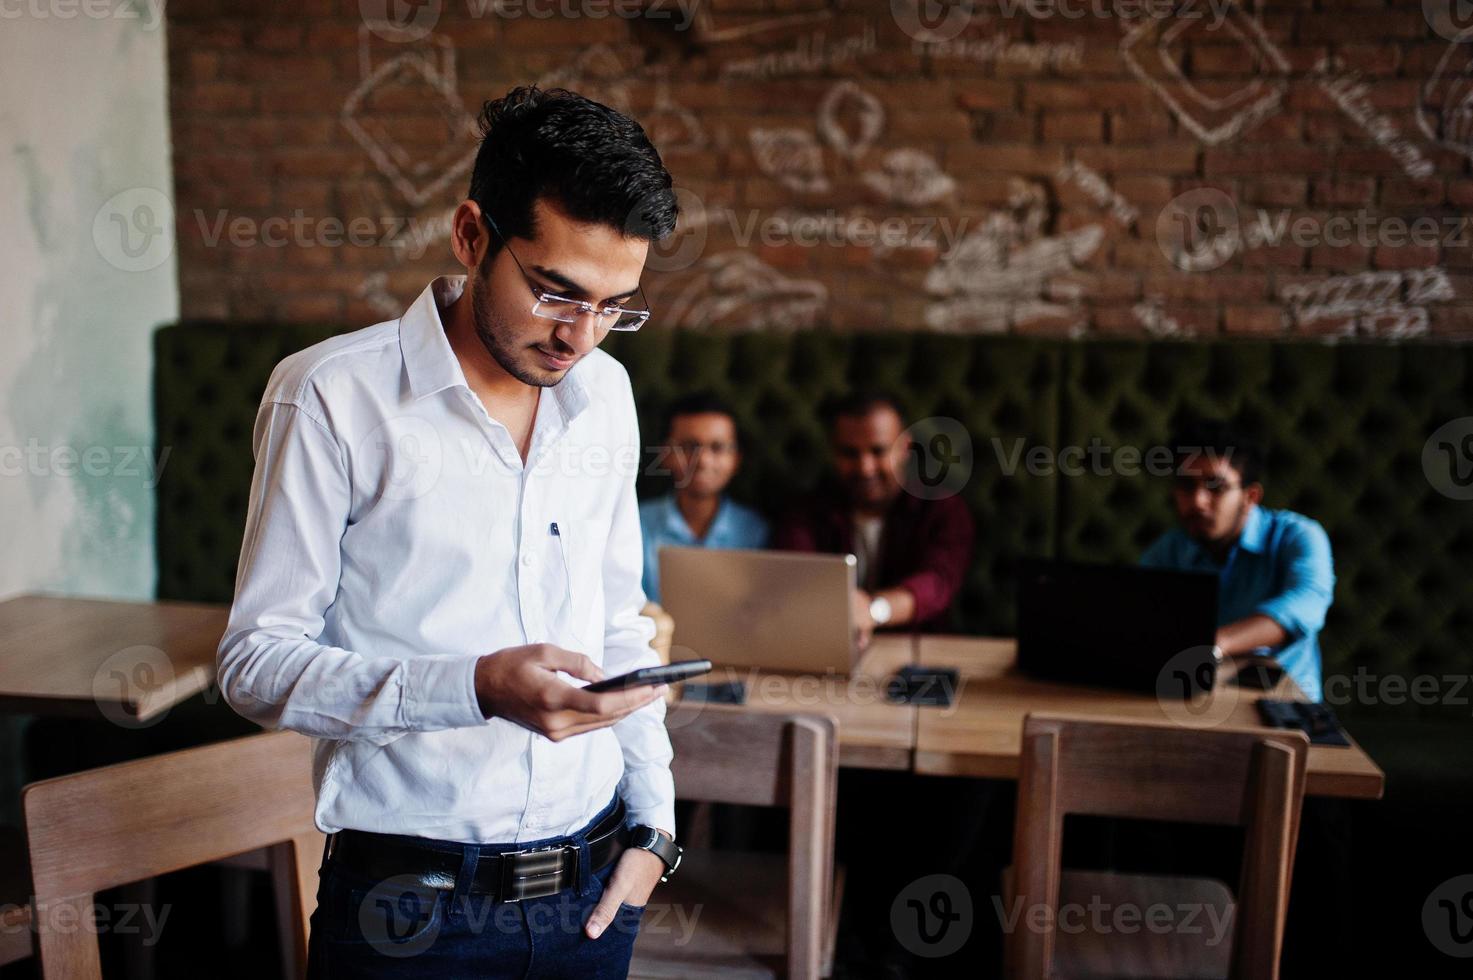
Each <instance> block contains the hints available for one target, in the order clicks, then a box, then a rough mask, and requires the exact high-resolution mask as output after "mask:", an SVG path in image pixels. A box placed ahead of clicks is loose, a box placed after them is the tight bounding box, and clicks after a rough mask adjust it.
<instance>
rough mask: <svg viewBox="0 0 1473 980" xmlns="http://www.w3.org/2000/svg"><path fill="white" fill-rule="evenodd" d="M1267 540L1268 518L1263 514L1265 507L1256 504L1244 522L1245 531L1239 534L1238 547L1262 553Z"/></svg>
mask: <svg viewBox="0 0 1473 980" xmlns="http://www.w3.org/2000/svg"><path fill="white" fill-rule="evenodd" d="M1267 540H1268V519H1267V518H1266V517H1264V515H1263V508H1262V507H1260V506H1259V505H1257V504H1254V505H1253V506H1252V507H1251V508H1250V509H1249V511H1248V519H1247V520H1245V521H1244V522H1243V532H1242V533H1241V534H1239V535H1238V547H1239V548H1242V549H1244V550H1245V551H1251V552H1253V553H1254V554H1255V555H1257V554H1262V553H1263V549H1264V547H1265V545H1266V544H1267Z"/></svg>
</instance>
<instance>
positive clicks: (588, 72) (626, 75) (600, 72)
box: [537, 44, 709, 156]
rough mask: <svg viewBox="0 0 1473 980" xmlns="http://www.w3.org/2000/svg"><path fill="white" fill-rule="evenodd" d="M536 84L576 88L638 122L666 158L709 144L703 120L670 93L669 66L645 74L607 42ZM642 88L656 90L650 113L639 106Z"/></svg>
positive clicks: (586, 50)
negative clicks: (639, 94) (637, 98)
mask: <svg viewBox="0 0 1473 980" xmlns="http://www.w3.org/2000/svg"><path fill="white" fill-rule="evenodd" d="M537 85H538V86H539V87H540V88H566V89H571V90H573V91H574V92H577V93H578V94H579V95H584V96H587V97H588V98H590V99H593V100H594V101H595V102H602V103H603V104H604V105H606V106H608V107H610V108H611V109H617V110H618V111H619V112H622V113H624V114H625V115H628V116H632V117H634V118H635V119H638V120H639V122H640V124H641V125H642V126H644V128H645V132H646V133H648V134H649V137H650V140H651V141H652V142H653V143H654V144H655V145H656V146H657V147H659V150H660V153H661V155H662V156H663V155H668V154H672V153H683V152H686V151H688V150H699V149H701V148H703V147H705V146H706V145H707V143H708V142H709V139H708V138H707V136H706V131H705V128H704V127H703V126H702V125H701V121H700V119H699V118H698V117H697V116H696V114H695V113H693V112H691V111H690V110H689V109H687V108H686V107H685V106H683V105H681V104H680V103H678V102H677V101H676V100H675V97H674V96H673V95H672V94H671V91H670V70H669V69H668V68H656V69H649V70H646V69H645V68H644V67H643V66H642V65H640V64H637V63H636V64H627V63H626V61H625V59H624V58H623V57H621V55H620V53H619V52H618V51H616V50H615V49H614V48H613V47H611V46H609V45H607V44H595V45H593V46H592V47H590V48H587V49H585V50H584V51H582V52H580V53H579V55H578V57H576V58H574V59H573V60H572V61H571V62H569V63H568V64H567V65H564V66H563V67H561V68H557V69H554V70H553V71H550V72H547V73H546V74H544V75H542V76H541V77H540V78H538V79H537ZM641 85H653V86H654V104H653V106H652V107H651V108H650V110H649V111H647V112H641V111H638V110H637V109H636V106H635V91H636V89H637V88H638V87H639V86H641Z"/></svg>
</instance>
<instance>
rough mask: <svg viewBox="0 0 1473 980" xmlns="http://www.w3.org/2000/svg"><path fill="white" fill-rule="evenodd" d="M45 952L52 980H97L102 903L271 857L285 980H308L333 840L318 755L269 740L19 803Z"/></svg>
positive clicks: (75, 779) (93, 776)
mask: <svg viewBox="0 0 1473 980" xmlns="http://www.w3.org/2000/svg"><path fill="white" fill-rule="evenodd" d="M21 806H22V808H23V810H24V812H25V822H26V836H27V841H28V846H29V850H30V861H31V879H32V884H33V886H34V887H33V894H34V900H33V905H32V917H33V919H34V920H35V941H36V949H37V952H38V953H39V954H40V957H41V973H42V976H43V977H45V978H46V980H55V978H66V980H94V978H98V977H100V976H101V975H102V974H101V969H102V968H101V964H100V961H99V952H98V945H97V936H96V934H95V932H93V931H91V930H88V929H77V928H67V927H66V924H67V923H73V924H74V923H76V922H86V921H90V916H91V915H92V906H93V902H94V901H95V899H94V896H95V895H96V893H97V892H99V891H102V890H104V889H108V888H114V887H117V886H119V885H124V884H127V883H130V882H136V881H141V880H144V879H148V878H153V877H156V876H158V875H162V874H167V873H169V872H171V871H177V870H179V869H181V868H189V867H194V866H196V865H200V864H205V863H207V862H210V861H216V860H219V859H222V858H225V857H229V856H231V855H236V854H242V853H244V852H248V851H254V850H258V849H260V848H264V847H270V848H271V852H270V853H271V864H272V867H273V870H274V871H275V872H276V881H277V896H276V898H277V905H278V909H279V910H285V911H287V912H288V915H286V916H285V919H287V920H289V921H285V922H284V925H285V926H286V928H284V930H283V933H282V943H283V946H284V947H285V948H284V950H283V959H285V960H287V961H288V962H286V963H284V964H283V967H284V975H285V976H288V977H292V976H296V977H301V976H304V975H305V973H306V963H307V928H308V920H309V918H310V916H311V914H312V909H313V908H314V906H315V904H316V896H317V887H316V878H317V868H318V865H319V863H320V861H321V858H322V848H323V844H324V841H323V837H322V834H321V833H319V832H318V831H317V829H316V827H315V826H314V825H313V809H314V800H313V793H312V749H311V742H310V740H309V739H307V738H305V737H303V736H301V735H298V734H296V733H294V732H271V733H267V734H262V735H251V736H247V737H245V738H237V739H232V740H230V741H225V742H217V743H214V744H212V745H205V746H200V747H198V748H192V749H185V750H183V751H180V752H170V753H167V754H164V755H158V756H153V757H151V758H147V759H138V760H135V761H131V762H123V763H119V764H117V765H112V766H104V767H102V768H100V769H92V770H89V771H87V772H80V773H76V774H74V775H69V776H58V777H57V778H55V779H46V780H42V781H41V782H37V783H32V784H31V785H29V786H27V787H26V788H25V789H24V790H23V791H22V795H21Z"/></svg>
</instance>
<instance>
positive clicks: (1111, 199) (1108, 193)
mask: <svg viewBox="0 0 1473 980" xmlns="http://www.w3.org/2000/svg"><path fill="white" fill-rule="evenodd" d="M1054 176H1055V179H1057V180H1058V181H1060V182H1061V183H1072V184H1075V185H1077V186H1078V187H1079V189H1080V190H1082V191H1084V193H1085V194H1086V195H1088V197H1089V199H1090V200H1091V201H1093V202H1094V203H1095V204H1096V206H1098V207H1100V208H1103V209H1104V210H1105V211H1106V213H1108V214H1109V215H1110V217H1111V218H1114V219H1115V222H1116V223H1117V224H1119V225H1120V227H1122V228H1125V229H1130V228H1134V227H1135V223H1136V221H1137V220H1138V219H1139V218H1140V216H1141V212H1140V208H1138V207H1136V206H1135V205H1134V204H1132V203H1131V202H1130V201H1129V200H1127V199H1126V198H1125V196H1124V195H1122V194H1121V193H1120V192H1119V191H1117V190H1115V188H1113V187H1111V186H1110V182H1109V181H1108V180H1106V179H1105V178H1104V177H1103V176H1101V175H1100V174H1099V173H1098V172H1097V171H1096V170H1094V168H1092V167H1089V166H1086V165H1085V164H1083V163H1080V162H1079V161H1078V160H1071V161H1070V162H1068V163H1066V164H1064V165H1063V166H1061V167H1060V168H1059V169H1058V170H1057V171H1056V172H1055V174H1054Z"/></svg>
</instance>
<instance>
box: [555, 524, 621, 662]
mask: <svg viewBox="0 0 1473 980" xmlns="http://www.w3.org/2000/svg"><path fill="white" fill-rule="evenodd" d="M556 527H557V533H556V534H554V535H553V537H554V538H555V540H556V547H557V551H558V555H557V561H558V563H559V565H560V566H561V569H562V574H563V595H562V610H561V613H560V614H559V616H558V617H557V620H556V622H557V623H558V627H559V628H558V633H559V634H560V636H559V642H560V643H561V644H562V645H564V646H567V647H568V648H569V649H572V650H576V651H577V652H579V653H586V654H588V655H590V656H594V654H595V652H596V651H597V650H598V649H599V648H601V646H602V644H601V643H600V642H599V637H600V634H601V632H602V630H601V629H600V626H601V624H602V623H603V618H604V615H603V610H604V595H603V564H604V545H605V544H606V543H607V541H608V537H609V529H608V525H607V524H606V523H604V522H602V521H597V520H588V519H568V520H561V521H558V522H557V523H556ZM595 659H597V658H595Z"/></svg>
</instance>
